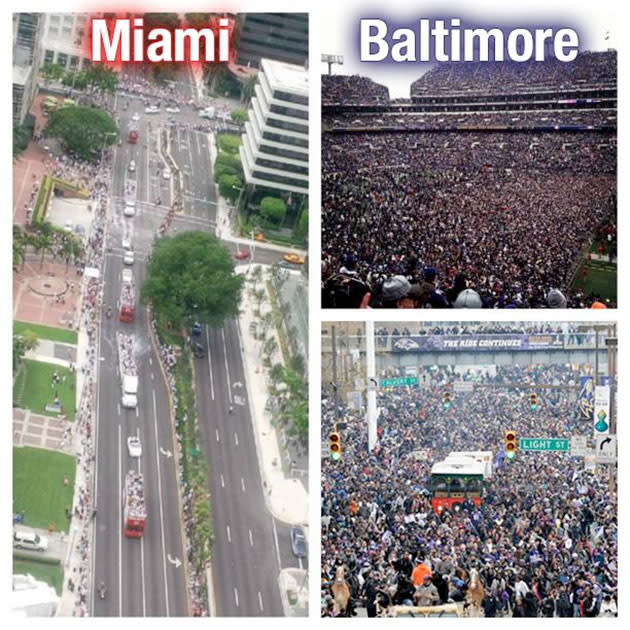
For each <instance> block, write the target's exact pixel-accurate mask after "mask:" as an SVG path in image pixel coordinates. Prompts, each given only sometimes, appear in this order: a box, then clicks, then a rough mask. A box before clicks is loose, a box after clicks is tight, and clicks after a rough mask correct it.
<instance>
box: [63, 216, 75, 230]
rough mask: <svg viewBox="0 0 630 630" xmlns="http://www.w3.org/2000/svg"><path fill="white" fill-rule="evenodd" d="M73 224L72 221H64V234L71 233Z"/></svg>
mask: <svg viewBox="0 0 630 630" xmlns="http://www.w3.org/2000/svg"><path fill="white" fill-rule="evenodd" d="M72 228H73V224H72V219H66V222H65V223H64V224H63V229H64V230H65V231H66V232H72Z"/></svg>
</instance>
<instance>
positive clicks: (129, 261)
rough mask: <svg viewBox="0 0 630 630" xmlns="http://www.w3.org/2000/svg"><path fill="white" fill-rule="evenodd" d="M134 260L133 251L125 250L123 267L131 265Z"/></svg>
mask: <svg viewBox="0 0 630 630" xmlns="http://www.w3.org/2000/svg"><path fill="white" fill-rule="evenodd" d="M134 260H135V256H134V253H133V249H127V250H125V253H124V254H123V263H125V265H133V262H134Z"/></svg>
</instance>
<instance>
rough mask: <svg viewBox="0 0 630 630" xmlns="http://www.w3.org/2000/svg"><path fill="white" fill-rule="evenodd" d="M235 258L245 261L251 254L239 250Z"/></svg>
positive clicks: (244, 250)
mask: <svg viewBox="0 0 630 630" xmlns="http://www.w3.org/2000/svg"><path fill="white" fill-rule="evenodd" d="M234 258H236V260H245V259H246V258H249V252H248V251H247V250H246V249H237V250H236V254H234Z"/></svg>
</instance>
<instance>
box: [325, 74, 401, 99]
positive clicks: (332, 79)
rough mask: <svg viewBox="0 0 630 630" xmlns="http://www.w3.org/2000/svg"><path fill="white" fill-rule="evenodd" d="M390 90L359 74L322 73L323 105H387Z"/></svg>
mask: <svg viewBox="0 0 630 630" xmlns="http://www.w3.org/2000/svg"><path fill="white" fill-rule="evenodd" d="M387 103H389V90H388V89H387V88H386V87H385V86H384V85H379V84H378V83H375V82H374V81H372V79H368V78H367V77H360V76H358V75H354V76H349V75H344V74H335V75H329V74H324V75H322V106H326V105H387Z"/></svg>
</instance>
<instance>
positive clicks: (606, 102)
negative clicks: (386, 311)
mask: <svg viewBox="0 0 630 630" xmlns="http://www.w3.org/2000/svg"><path fill="white" fill-rule="evenodd" d="M474 86H477V88H478V89H480V90H485V91H486V92H487V93H494V94H497V95H499V96H498V98H499V100H501V99H503V100H502V101H501V102H503V101H505V103H508V101H510V99H511V100H512V101H513V102H512V103H511V104H510V105H509V106H508V105H505V107H504V108H505V109H509V110H510V111H503V112H501V111H493V110H494V109H495V106H494V105H493V106H492V107H491V106H490V105H489V106H488V108H487V111H482V104H480V103H479V102H478V101H477V102H475V104H474V107H473V109H474V110H475V111H473V112H461V111H459V110H461V97H457V96H455V95H456V94H457V93H460V92H461V93H466V94H469V93H470V90H471V89H472V88H473V87H474ZM379 87H380V88H382V89H379ZM578 87H579V90H578ZM384 90H385V92H384ZM571 90H573V92H575V90H578V92H579V94H578V92H575V93H571V94H569V93H568V92H570V91H571ZM542 92H546V93H548V97H546V100H545V103H546V105H545V109H544V110H533V111H526V110H527V109H528V107H529V106H526V107H525V110H521V109H520V108H521V107H522V106H523V103H527V99H528V98H530V100H531V99H534V100H535V99H536V98H537V97H535V94H540V93H542ZM322 93H323V101H322V103H323V111H324V130H325V132H324V134H323V138H322V276H323V280H324V285H323V287H322V305H323V306H324V307H325V308H359V307H381V308H423V307H432V308H450V307H476V308H478V307H485V308H491V307H494V308H527V307H533V308H564V307H569V308H585V307H590V306H592V305H596V307H597V308H599V307H608V306H614V305H615V304H614V298H613V297H612V293H611V292H610V291H608V290H602V289H600V288H597V289H595V288H594V287H593V285H592V284H591V283H590V281H587V276H588V274H589V270H590V266H591V263H592V261H593V254H590V253H589V252H590V251H591V248H593V245H594V246H595V251H594V254H595V256H596V258H595V260H596V261H604V262H613V261H614V260H615V258H616V203H617V200H616V171H617V158H616V153H617V141H616V53H615V52H614V51H608V52H605V53H584V54H581V55H579V56H578V58H577V59H576V61H574V62H571V63H562V64H561V63H559V62H554V61H545V62H543V63H524V64H512V63H505V64H502V63H501V64H495V63H488V64H483V63H481V64H464V63H453V64H439V65H438V66H436V67H435V68H433V69H431V70H430V71H429V72H427V73H426V74H425V75H423V76H422V77H421V78H420V79H419V80H417V81H416V82H415V83H413V84H412V86H411V100H410V101H409V102H413V101H414V100H415V101H416V105H415V106H414V108H415V109H417V108H418V107H420V105H419V103H420V101H421V100H422V99H423V98H424V99H426V98H428V95H431V94H435V95H436V96H440V97H441V98H445V97H446V96H449V95H450V96H449V98H451V99H452V102H451V103H450V105H451V107H449V101H448V99H447V100H446V101H445V102H444V107H443V109H444V110H446V111H445V112H443V113H442V112H440V113H436V112H432V113H425V112H420V111H417V112H415V113H408V112H407V110H404V108H402V107H398V106H397V105H391V106H389V107H381V110H382V111H379V112H374V109H373V107H372V109H370V107H369V106H370V105H371V106H374V105H379V104H380V105H387V103H386V102H385V97H386V88H385V87H384V86H378V85H376V84H375V83H373V82H372V81H371V80H369V79H364V78H361V77H356V76H354V77H351V76H345V77H344V76H339V75H337V76H330V77H323V78H322ZM528 95H529V96H528ZM567 96H573V98H566V97H567ZM506 99H507V100H506ZM538 100H540V99H538ZM538 100H536V102H538ZM532 102H533V101H532ZM554 104H555V105H554ZM359 105H363V106H364V107H359ZM349 106H353V107H352V108H351V107H349ZM552 106H553V107H552ZM431 107H432V106H427V110H428V111H430V110H431ZM547 108H549V109H547ZM403 110H404V112H403ZM517 110H518V111H517ZM531 127H537V128H536V129H532V128H531ZM556 127H568V129H562V130H558V129H556ZM590 127H594V129H591V128H590ZM344 128H345V129H346V131H343V130H342V129H344ZM454 128H457V131H453V129H454ZM604 128H605V129H604ZM326 130H328V131H326ZM449 130H450V131H449ZM602 237H603V240H598V239H600V238H602ZM580 274H581V275H580ZM460 294H462V295H460ZM458 298H459V301H458Z"/></svg>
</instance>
